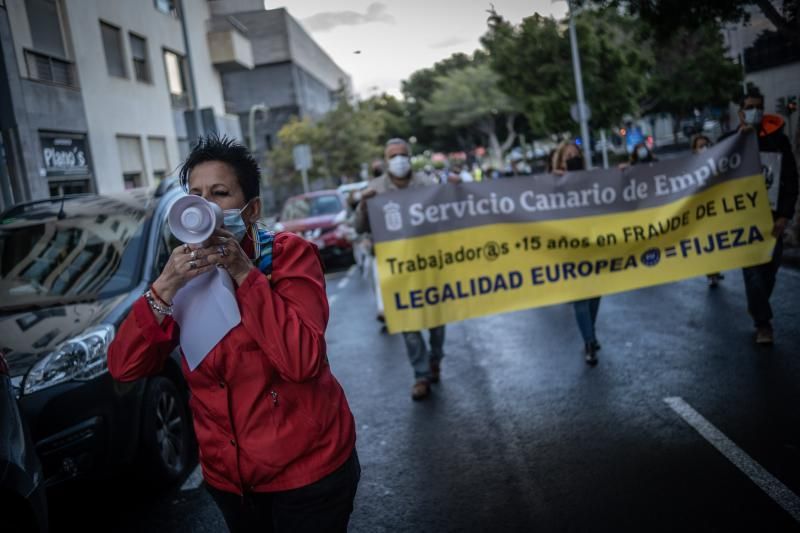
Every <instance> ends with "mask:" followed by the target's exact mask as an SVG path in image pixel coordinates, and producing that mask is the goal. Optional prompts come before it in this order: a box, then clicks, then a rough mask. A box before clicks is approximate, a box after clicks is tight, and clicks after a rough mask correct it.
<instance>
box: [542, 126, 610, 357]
mask: <svg viewBox="0 0 800 533" xmlns="http://www.w3.org/2000/svg"><path fill="white" fill-rule="evenodd" d="M584 168H585V164H584V161H583V156H581V151H580V149H579V148H578V145H577V144H575V143H574V142H572V141H564V142H563V143H561V145H560V146H559V147H558V149H557V150H556V153H555V155H554V156H553V174H556V175H559V176H563V175H564V174H566V173H567V172H577V171H580V170H584ZM572 307H573V309H574V310H575V320H576V321H577V322H578V329H579V330H580V332H581V337H583V353H584V361H585V362H586V364H587V365H589V366H595V365H596V364H597V352H598V351H600V343H598V342H597V334H596V331H595V322H597V312H598V310H599V309H600V297H599V296H598V297H595V298H587V299H585V300H578V301H576V302H572Z"/></svg>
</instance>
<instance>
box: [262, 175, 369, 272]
mask: <svg viewBox="0 0 800 533" xmlns="http://www.w3.org/2000/svg"><path fill="white" fill-rule="evenodd" d="M348 214H349V213H348V208H347V203H346V202H345V199H344V197H343V196H342V195H341V194H340V193H339V192H338V191H337V190H335V189H331V190H324V191H315V192H309V193H305V194H300V195H297V196H292V197H291V198H289V199H288V200H286V203H285V204H284V205H283V209H282V210H281V214H280V217H279V218H278V223H277V224H276V226H275V229H276V230H278V231H291V232H293V233H297V234H298V235H301V236H303V237H304V238H305V239H306V240H308V241H311V242H313V243H314V244H316V245H317V247H318V248H319V251H320V254H321V255H322V259H323V260H324V261H325V264H326V265H328V264H330V263H331V262H337V261H345V262H352V261H353V239H354V238H355V230H354V229H353V226H352V224H351V222H350V221H349V220H348V218H349V217H348Z"/></svg>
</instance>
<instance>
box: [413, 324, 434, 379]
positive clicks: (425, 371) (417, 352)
mask: <svg viewBox="0 0 800 533" xmlns="http://www.w3.org/2000/svg"><path fill="white" fill-rule="evenodd" d="M429 331H430V344H431V349H430V351H429V350H428V347H427V346H425V339H424V338H423V337H422V332H421V331H406V332H403V340H404V341H406V351H407V352H408V360H409V361H410V362H411V367H412V368H413V369H414V378H415V379H422V378H426V379H430V377H431V361H441V360H442V358H443V357H444V350H443V347H444V326H438V327H435V328H433V329H431V330H429Z"/></svg>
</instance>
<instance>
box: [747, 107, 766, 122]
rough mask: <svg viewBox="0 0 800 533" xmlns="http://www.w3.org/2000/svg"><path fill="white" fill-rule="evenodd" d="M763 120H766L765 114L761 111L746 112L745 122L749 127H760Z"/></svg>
mask: <svg viewBox="0 0 800 533" xmlns="http://www.w3.org/2000/svg"><path fill="white" fill-rule="evenodd" d="M762 118H764V112H763V111H762V110H760V109H755V108H753V109H745V110H744V122H745V124H747V125H749V126H760V125H761V119H762Z"/></svg>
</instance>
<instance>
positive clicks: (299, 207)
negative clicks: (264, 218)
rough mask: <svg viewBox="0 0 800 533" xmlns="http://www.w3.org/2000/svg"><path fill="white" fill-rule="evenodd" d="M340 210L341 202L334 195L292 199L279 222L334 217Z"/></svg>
mask: <svg viewBox="0 0 800 533" xmlns="http://www.w3.org/2000/svg"><path fill="white" fill-rule="evenodd" d="M341 210H342V202H341V200H340V199H339V196H337V195H335V194H326V195H324V196H311V197H305V198H293V199H291V200H289V201H288V202H287V204H286V207H284V208H283V213H282V214H281V220H298V219H301V218H309V217H318V216H320V215H335V214H336V213H338V212H339V211H341Z"/></svg>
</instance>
